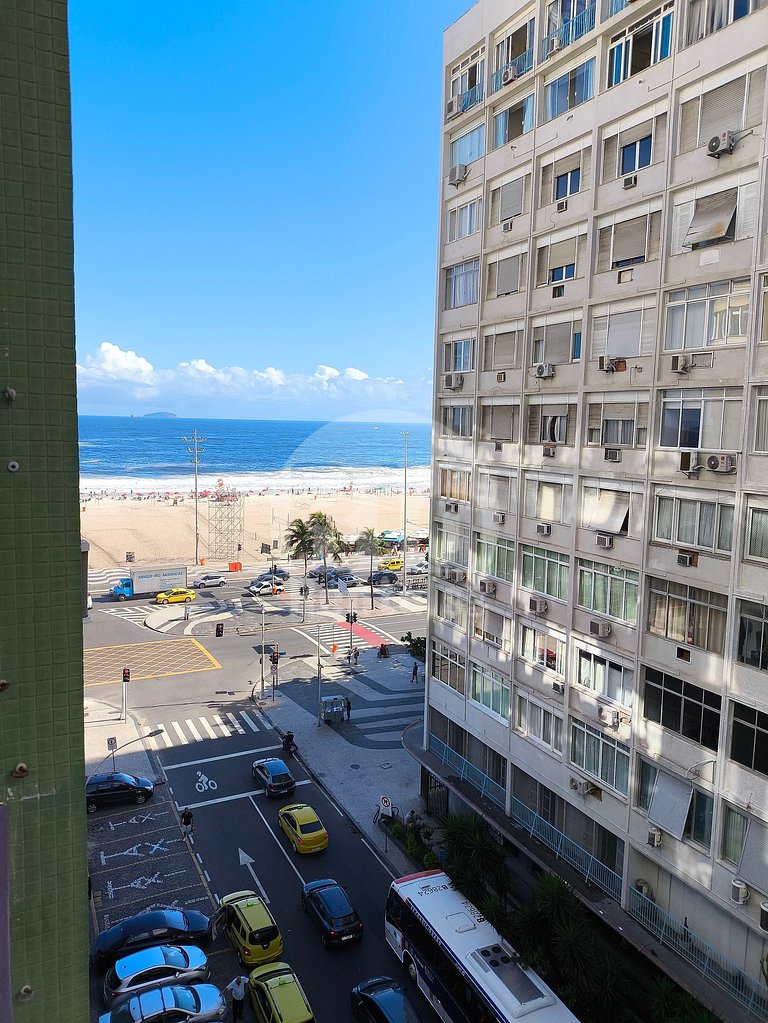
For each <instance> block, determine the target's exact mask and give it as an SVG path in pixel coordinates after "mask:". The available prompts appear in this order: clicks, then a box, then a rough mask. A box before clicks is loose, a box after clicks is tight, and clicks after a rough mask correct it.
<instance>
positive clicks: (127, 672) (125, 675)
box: [123, 668, 131, 682]
mask: <svg viewBox="0 0 768 1023" xmlns="http://www.w3.org/2000/svg"><path fill="white" fill-rule="evenodd" d="M130 681H131V669H130V668H123V682H130Z"/></svg>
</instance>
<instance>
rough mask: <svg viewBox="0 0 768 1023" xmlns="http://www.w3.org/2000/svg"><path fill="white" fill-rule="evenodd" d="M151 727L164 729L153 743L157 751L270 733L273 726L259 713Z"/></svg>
mask: <svg viewBox="0 0 768 1023" xmlns="http://www.w3.org/2000/svg"><path fill="white" fill-rule="evenodd" d="M151 727H152V728H153V729H154V728H162V729H163V731H162V732H161V734H160V735H156V736H153V737H152V739H150V740H149V741H150V742H152V743H153V744H154V746H155V749H157V750H164V749H172V748H174V747H176V746H186V745H188V744H189V743H191V742H202V741H203V740H205V739H222V738H224V739H226V738H229V737H230V736H232V735H252V734H253V733H254V732H263V731H270V726H269V725H267V724H266V722H265V721H264V720H263V718H262V717H261V715H260V714H259V713H258V712H257V711H255V710H240V711H237V712H230V711H225V712H224V713H222V714H214V713H211V714H207V715H205V716H199V717H196V718H183V719H180V720H178V721H165V722H160V723H158V724H152V725H151Z"/></svg>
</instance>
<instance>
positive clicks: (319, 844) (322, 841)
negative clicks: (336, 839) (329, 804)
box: [277, 803, 328, 853]
mask: <svg viewBox="0 0 768 1023" xmlns="http://www.w3.org/2000/svg"><path fill="white" fill-rule="evenodd" d="M277 818H278V821H279V823H280V827H281V828H282V829H283V831H284V832H285V834H286V837H287V838H288V841H289V842H290V843H291V846H292V847H293V851H294V852H295V853H314V852H320V850H321V849H327V848H328V832H327V831H326V830H325V828H324V827H323V822H322V821H321V820H320V818H319V817H318V816H317V814H316V813H315V811H314V810H313V809H312V807H311V806H308V805H307V804H306V803H289V804H288V806H284V807H283V808H282V809H281V810H280V812H279V813H278V815H277Z"/></svg>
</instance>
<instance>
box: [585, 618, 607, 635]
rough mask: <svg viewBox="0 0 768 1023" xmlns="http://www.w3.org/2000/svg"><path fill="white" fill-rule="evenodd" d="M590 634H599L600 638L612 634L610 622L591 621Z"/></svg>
mask: <svg viewBox="0 0 768 1023" xmlns="http://www.w3.org/2000/svg"><path fill="white" fill-rule="evenodd" d="M589 634H590V636H598V637H599V638H600V639H605V637H606V636H610V634H611V626H610V625H609V624H608V622H598V621H594V620H593V621H591V622H590V623H589Z"/></svg>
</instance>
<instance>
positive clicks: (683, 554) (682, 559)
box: [677, 551, 696, 568]
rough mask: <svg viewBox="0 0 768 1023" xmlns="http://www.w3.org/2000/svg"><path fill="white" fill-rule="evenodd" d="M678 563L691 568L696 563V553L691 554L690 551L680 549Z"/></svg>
mask: <svg viewBox="0 0 768 1023" xmlns="http://www.w3.org/2000/svg"><path fill="white" fill-rule="evenodd" d="M677 563H678V565H679V566H680V567H681V568H691V566H692V565H695V564H696V555H695V554H691V553H690V552H689V551H678V552H677Z"/></svg>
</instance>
